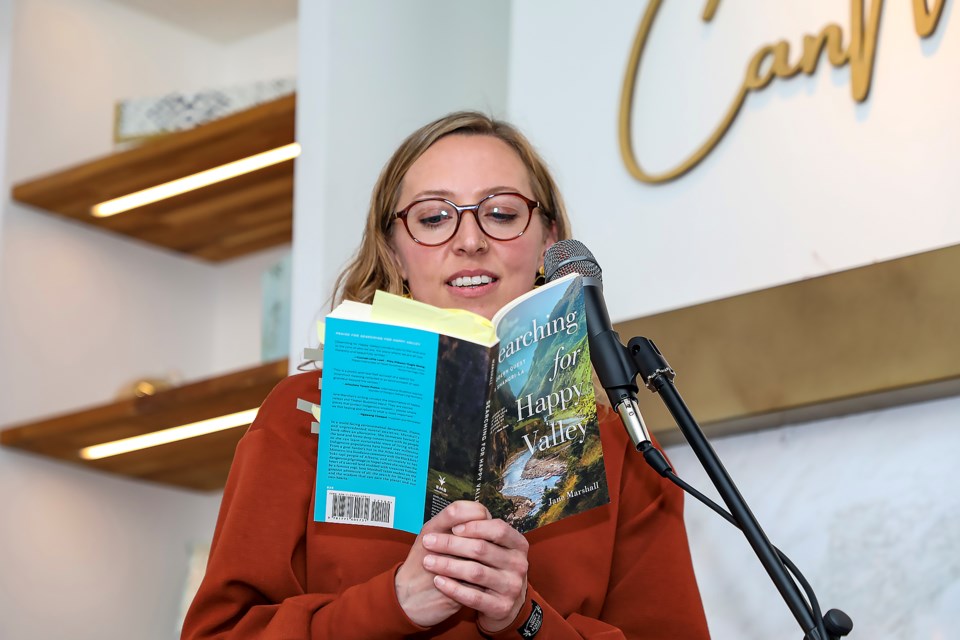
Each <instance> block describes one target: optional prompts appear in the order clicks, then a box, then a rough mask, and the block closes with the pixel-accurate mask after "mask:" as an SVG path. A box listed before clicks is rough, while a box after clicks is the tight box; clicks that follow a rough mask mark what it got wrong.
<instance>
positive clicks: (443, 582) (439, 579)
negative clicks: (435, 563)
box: [433, 576, 447, 587]
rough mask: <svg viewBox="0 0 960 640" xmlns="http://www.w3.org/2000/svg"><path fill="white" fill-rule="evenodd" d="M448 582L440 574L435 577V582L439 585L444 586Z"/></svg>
mask: <svg viewBox="0 0 960 640" xmlns="http://www.w3.org/2000/svg"><path fill="white" fill-rule="evenodd" d="M446 582H447V581H446V580H444V579H443V578H441V577H440V576H434V577H433V584H435V585H437V586H438V587H442V586H443V585H444V584H446Z"/></svg>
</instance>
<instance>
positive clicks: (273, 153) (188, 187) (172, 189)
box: [90, 142, 300, 218]
mask: <svg viewBox="0 0 960 640" xmlns="http://www.w3.org/2000/svg"><path fill="white" fill-rule="evenodd" d="M299 155H300V145H299V144H298V143H296V142H292V143H290V144H287V145H284V146H282V147H277V148H276V149H271V150H270V151H264V152H263V153H258V154H256V155H252V156H250V157H247V158H243V159H242V160H235V161H234V162H228V163H227V164H222V165H220V166H219V167H214V168H213V169H207V170H205V171H201V172H199V173H195V174H193V175H190V176H187V177H185V178H178V179H176V180H171V181H170V182H166V183H164V184H158V185H157V186H155V187H149V188H147V189H143V190H142V191H136V192H134V193H130V194H127V195H125V196H120V197H119V198H114V199H113V200H107V201H106V202H101V203H100V204H95V205H93V208H91V209H90V213H92V214H93V215H94V216H96V217H98V218H106V217H107V216H112V215H116V214H118V213H123V212H124V211H129V210H130V209H135V208H137V207H142V206H144V205H147V204H151V203H153V202H158V201H160V200H164V199H166V198H172V197H173V196H178V195H180V194H181V193H186V192H188V191H193V190H194V189H200V188H201V187H206V186H208V185H211V184H214V183H216V182H222V181H224V180H229V179H230V178H236V177H237V176H242V175H243V174H245V173H250V172H252V171H257V170H258V169H263V168H266V167H269V166H272V165H275V164H279V163H281V162H286V161H287V160H293V159H294V158H296V157H297V156H299Z"/></svg>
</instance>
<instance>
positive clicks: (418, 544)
mask: <svg viewBox="0 0 960 640" xmlns="http://www.w3.org/2000/svg"><path fill="white" fill-rule="evenodd" d="M488 520H490V512H489V511H487V509H486V507H484V506H483V505H481V504H479V503H477V502H470V501H467V500H460V501H457V502H453V503H451V504H449V505H447V507H446V508H444V509H443V511H441V512H440V513H438V514H437V515H435V516H434V517H433V518H431V519H430V520H429V521H428V522H427V523H426V524H424V525H423V529H422V530H421V531H420V535H419V536H417V539H416V541H415V542H414V543H413V547H411V549H410V553H408V554H407V559H406V560H404V562H403V564H402V565H400V568H399V569H397V575H396V576H395V577H394V588H395V589H396V590H397V600H398V601H399V602H400V606H401V607H402V608H403V611H404V613H406V614H407V617H408V618H410V620H412V621H413V622H415V623H417V624H419V625H420V626H422V627H432V626H433V625H435V624H438V623H440V622H443V621H444V620H446V619H447V618H449V617H450V616H452V615H453V614H454V613H456V612H457V611H459V610H460V607H461V606H462V604H463V603H462V602H460V601H458V600H455V599H453V598H450V597H448V596H447V595H445V593H444V592H443V591H441V590H440V589H439V588H438V586H437V585H436V583H435V582H434V580H435V578H437V577H438V576H437V573H438V572H437V571H435V570H434V569H432V568H428V567H427V564H428V563H427V561H426V558H427V557H430V558H435V557H436V556H433V555H429V554H428V551H427V550H425V549H424V544H423V541H424V539H428V538H430V539H434V538H436V537H455V536H454V535H453V533H452V531H453V529H454V528H455V527H458V526H467V524H468V523H469V524H471V525H475V524H476V523H477V522H482V521H488ZM518 535H519V534H518ZM521 538H522V536H521ZM524 542H526V541H524ZM435 552H436V551H435ZM432 562H433V561H432V560H431V563H432ZM508 622H509V621H508Z"/></svg>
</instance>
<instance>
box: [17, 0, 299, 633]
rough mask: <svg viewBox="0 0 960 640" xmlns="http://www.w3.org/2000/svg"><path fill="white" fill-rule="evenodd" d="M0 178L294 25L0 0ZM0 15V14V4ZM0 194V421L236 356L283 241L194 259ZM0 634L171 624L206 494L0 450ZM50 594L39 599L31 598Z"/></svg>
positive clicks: (67, 147)
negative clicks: (181, 24)
mask: <svg viewBox="0 0 960 640" xmlns="http://www.w3.org/2000/svg"><path fill="white" fill-rule="evenodd" d="M0 8H2V11H0V124H5V125H6V126H0V146H2V149H3V155H2V156H0V182H2V183H3V184H5V185H10V184H13V183H16V182H18V181H21V180H24V179H29V178H33V177H36V176H37V175H39V174H43V173H46V172H50V171H55V170H59V169H61V168H64V167H66V166H69V165H71V164H74V163H77V162H81V161H84V160H87V159H90V158H93V157H96V156H99V155H103V154H106V153H109V152H110V151H111V150H112V146H113V145H112V118H113V103H114V101H115V100H118V99H122V98H128V97H138V96H154V95H161V94H164V93H167V92H169V91H175V90H184V91H189V90H194V89H201V88H204V87H218V86H224V85H230V84H236V83H242V82H248V81H254V80H265V79H270V78H273V77H291V76H294V75H295V74H296V29H295V26H293V25H287V26H284V27H279V28H277V29H274V30H272V31H270V32H267V33H265V34H262V35H260V36H257V37H254V38H250V39H249V40H248V41H242V42H239V43H234V44H232V45H229V46H222V45H217V44H215V43H212V42H208V41H206V40H204V39H203V38H201V37H199V36H196V35H194V34H191V33H187V32H183V31H180V30H179V29H177V28H176V27H174V26H172V25H169V24H167V23H164V22H161V21H158V20H155V19H153V18H150V17H147V16H145V15H143V14H141V13H139V12H136V11H133V10H130V9H127V8H125V7H124V6H122V5H118V4H115V3H111V2H106V1H103V0H17V1H16V2H14V1H13V0H2V6H0ZM8 18H12V19H8ZM8 193H9V192H8V191H7V189H6V188H4V190H3V196H2V198H0V425H2V426H7V425H9V424H10V423H13V422H19V421H24V420H31V419H36V418H40V417H44V416H48V415H50V414H54V413H59V412H65V411H72V410H75V409H78V408H80V407H83V406H89V405H94V404H99V403H102V402H107V401H110V400H112V399H113V398H114V394H115V393H116V392H117V390H118V389H119V388H120V387H121V386H123V385H125V384H126V383H128V382H130V381H132V380H135V379H138V378H141V377H143V376H155V375H163V374H165V373H168V372H176V373H177V374H179V375H180V376H181V377H182V378H184V379H187V380H190V379H195V378H199V377H205V376H208V375H212V374H215V373H222V372H224V371H227V370H230V369H234V368H238V367H243V366H250V365H253V364H256V363H257V362H258V361H259V356H260V354H259V346H260V326H259V319H260V274H261V273H262V271H263V270H265V269H266V268H267V267H268V266H269V265H271V264H272V263H273V262H275V261H276V260H278V259H279V258H280V256H281V255H282V253H283V252H284V251H285V250H288V249H289V247H287V248H279V249H275V250H271V251H265V252H261V253H258V254H256V255H252V256H249V257H246V258H242V259H239V260H236V261H233V262H230V263H226V264H222V265H210V264H206V263H202V262H199V261H196V260H193V259H189V258H184V257H182V256H180V255H177V254H173V253H170V252H167V251H164V250H159V249H155V248H152V247H150V246H148V245H144V244H140V243H138V242H135V241H132V240H128V239H126V238H123V237H120V236H113V235H109V234H106V233H102V232H99V231H97V230H95V229H92V228H90V227H87V226H85V225H80V224H78V223H73V222H69V221H66V220H62V219H60V218H58V217H55V216H51V215H47V214H44V213H41V212H38V211H32V210H29V209H28V208H26V207H23V206H20V205H16V204H12V203H10V202H9V200H8ZM0 485H2V486H3V487H4V488H5V489H4V492H3V497H0V567H3V570H2V571H0V638H3V639H4V640H28V639H29V640H35V639H37V640H45V639H47V638H51V639H52V638H62V637H66V636H69V637H71V638H78V639H83V638H90V639H93V638H97V639H104V638H118V639H119V638H146V639H156V640H161V639H163V640H169V639H170V638H173V637H175V635H176V629H175V626H176V623H177V619H178V615H179V609H180V598H181V593H182V590H183V586H184V581H185V579H186V575H187V569H188V547H189V545H190V544H191V543H207V542H209V540H210V537H211V534H212V530H213V521H214V518H215V516H216V512H217V505H218V504H219V499H220V496H219V494H217V493H214V494H201V493H193V492H188V491H181V490H176V489H170V488H165V487H160V486H156V485H151V484H146V483H140V482H134V481H130V480H125V479H122V478H119V477H113V476H109V475H105V474H99V473H93V472H89V471H85V470H82V469H78V468H74V467H72V466H69V465H65V464H60V463H55V462H51V461H48V460H45V459H42V458H38V457H36V456H32V455H27V454H22V453H19V452H15V451H11V450H8V449H0ZM51 603H56V604H53V605H52V604H51Z"/></svg>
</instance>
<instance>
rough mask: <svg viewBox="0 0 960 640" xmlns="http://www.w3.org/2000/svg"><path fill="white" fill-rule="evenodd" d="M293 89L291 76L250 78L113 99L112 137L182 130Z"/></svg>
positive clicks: (132, 137)
mask: <svg viewBox="0 0 960 640" xmlns="http://www.w3.org/2000/svg"><path fill="white" fill-rule="evenodd" d="M296 90H297V81H296V80H295V79H294V78H281V79H277V80H268V81H264V82H254V83H252V84H247V85H243V86H236V87H228V88H223V89H205V90H203V91H194V92H174V93H168V94H166V95H164V96H160V97H150V98H132V99H129V100H121V101H119V102H117V105H116V114H115V120H114V129H113V141H114V142H117V143H124V142H131V141H140V140H144V139H146V138H153V137H156V136H161V135H165V134H168V133H173V132H176V131H186V130H187V129H192V128H193V127H196V126H197V125H201V124H204V123H207V122H211V121H213V120H216V119H218V118H222V117H224V116H228V115H230V114H232V113H236V112H238V111H243V110H244V109H249V108H250V107H255V106H256V105H258V104H263V103H264V102H270V101H271V100H276V99H277V98H280V97H283V96H288V95H290V94H292V93H293V92H295V91H296Z"/></svg>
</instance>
